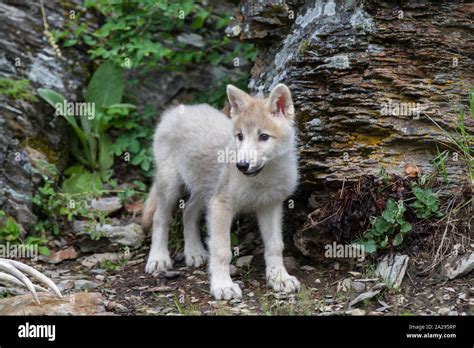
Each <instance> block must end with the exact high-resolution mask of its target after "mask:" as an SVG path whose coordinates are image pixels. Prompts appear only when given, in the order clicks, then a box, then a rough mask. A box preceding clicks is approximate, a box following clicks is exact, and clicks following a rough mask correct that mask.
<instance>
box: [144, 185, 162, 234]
mask: <svg viewBox="0 0 474 348" xmlns="http://www.w3.org/2000/svg"><path fill="white" fill-rule="evenodd" d="M157 199H158V188H157V184H156V182H154V181H153V185H152V187H151V190H150V193H149V194H148V198H147V200H146V202H145V207H144V208H143V215H142V226H143V228H150V227H151V225H152V222H153V214H155V210H156V205H157Z"/></svg>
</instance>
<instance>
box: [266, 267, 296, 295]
mask: <svg viewBox="0 0 474 348" xmlns="http://www.w3.org/2000/svg"><path fill="white" fill-rule="evenodd" d="M267 281H268V286H269V287H271V288H273V290H275V291H277V292H296V291H298V290H299V289H300V282H299V281H298V279H296V277H293V276H291V275H289V274H288V272H287V271H286V270H284V269H283V270H278V271H277V270H271V271H270V272H268V273H267Z"/></svg>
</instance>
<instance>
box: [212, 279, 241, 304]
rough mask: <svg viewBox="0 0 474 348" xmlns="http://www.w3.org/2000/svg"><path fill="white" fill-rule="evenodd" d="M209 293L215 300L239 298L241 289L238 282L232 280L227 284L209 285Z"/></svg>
mask: <svg viewBox="0 0 474 348" xmlns="http://www.w3.org/2000/svg"><path fill="white" fill-rule="evenodd" d="M211 294H212V296H214V298H215V299H216V300H232V299H241V298H242V290H240V287H239V285H238V284H236V283H233V282H232V281H231V282H230V283H229V284H227V283H225V284H223V285H222V284H213V285H211Z"/></svg>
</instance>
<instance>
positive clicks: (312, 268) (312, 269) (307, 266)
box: [300, 265, 315, 272]
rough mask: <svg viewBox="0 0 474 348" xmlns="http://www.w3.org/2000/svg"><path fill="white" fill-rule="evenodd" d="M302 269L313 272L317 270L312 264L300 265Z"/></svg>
mask: <svg viewBox="0 0 474 348" xmlns="http://www.w3.org/2000/svg"><path fill="white" fill-rule="evenodd" d="M300 270H302V271H304V272H312V271H314V270H315V268H314V267H313V266H310V265H304V266H301V267H300Z"/></svg>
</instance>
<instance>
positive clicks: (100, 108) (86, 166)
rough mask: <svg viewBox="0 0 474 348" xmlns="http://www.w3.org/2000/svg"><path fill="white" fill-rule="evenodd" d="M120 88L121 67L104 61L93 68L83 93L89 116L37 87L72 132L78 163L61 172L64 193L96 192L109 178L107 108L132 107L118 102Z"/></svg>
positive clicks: (71, 145)
mask: <svg viewBox="0 0 474 348" xmlns="http://www.w3.org/2000/svg"><path fill="white" fill-rule="evenodd" d="M123 89H124V79H123V75H122V70H121V69H120V68H118V67H117V66H116V65H115V64H113V63H111V62H106V63H104V64H102V65H101V66H100V67H99V68H98V69H97V70H96V72H95V73H94V75H93V76H92V79H91V81H90V82H89V85H88V86H87V90H86V93H85V102H86V103H89V105H91V106H92V107H91V109H92V110H94V112H93V115H79V116H76V115H74V114H73V113H71V112H70V108H66V107H64V108H61V107H60V106H61V105H67V101H66V99H65V98H64V97H63V96H62V95H60V94H59V93H57V92H55V91H53V90H50V89H39V90H38V93H39V95H40V96H41V97H42V98H43V99H44V100H45V101H46V102H48V103H49V104H50V105H52V106H53V107H54V108H55V109H56V112H57V113H59V114H60V115H61V116H63V117H64V118H65V119H66V121H67V122H68V124H69V125H70V126H71V129H72V130H73V131H74V135H75V136H73V137H71V139H70V150H71V153H72V155H73V156H74V157H75V158H76V159H77V160H78V161H79V163H80V164H81V165H77V166H74V167H72V168H70V169H69V170H68V171H67V172H66V173H65V174H66V175H68V176H69V178H68V179H67V180H65V181H64V183H63V189H64V191H65V192H69V193H79V192H84V191H97V190H100V189H101V188H102V184H101V183H102V181H106V180H108V179H109V178H110V177H111V175H112V170H111V167H112V165H113V163H114V158H113V154H112V153H111V152H110V147H111V144H112V139H111V137H110V136H109V134H107V130H108V129H109V128H110V127H111V126H112V124H111V122H110V121H111V116H110V115H109V114H108V113H107V110H108V109H110V108H113V107H117V108H118V107H122V108H134V106H133V105H130V104H120V103H121V100H122V95H123ZM76 118H77V119H78V120H79V122H78V121H77V120H76Z"/></svg>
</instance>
